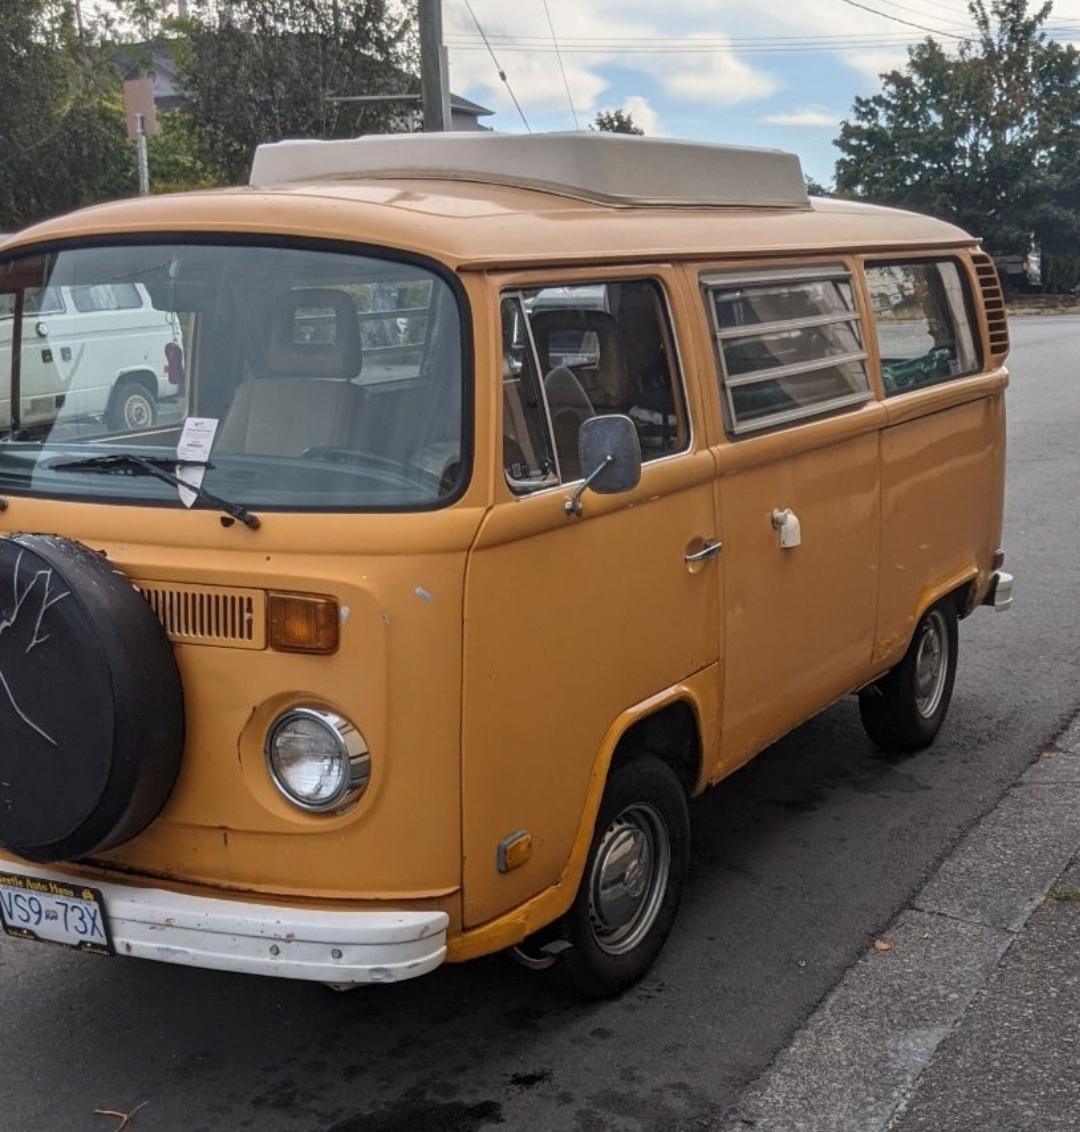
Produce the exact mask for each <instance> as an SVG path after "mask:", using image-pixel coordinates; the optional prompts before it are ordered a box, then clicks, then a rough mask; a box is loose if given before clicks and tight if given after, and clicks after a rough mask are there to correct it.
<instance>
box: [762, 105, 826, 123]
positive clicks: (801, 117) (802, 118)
mask: <svg viewBox="0 0 1080 1132" xmlns="http://www.w3.org/2000/svg"><path fill="white" fill-rule="evenodd" d="M761 121H762V122H765V123H767V124H768V125H770V126H836V125H839V123H840V117H839V115H837V114H834V113H833V112H832V111H831V110H826V109H825V107H824V106H804V107H803V108H802V109H801V110H789V111H787V112H786V113H783V114H767V115H766V116H765V117H764V118H762V119H761Z"/></svg>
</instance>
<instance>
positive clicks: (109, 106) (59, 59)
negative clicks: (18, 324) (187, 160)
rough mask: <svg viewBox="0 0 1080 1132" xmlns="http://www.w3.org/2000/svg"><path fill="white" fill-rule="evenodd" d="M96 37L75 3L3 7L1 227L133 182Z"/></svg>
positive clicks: (46, 0) (24, 2) (41, 1)
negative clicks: (81, 16)
mask: <svg viewBox="0 0 1080 1132" xmlns="http://www.w3.org/2000/svg"><path fill="white" fill-rule="evenodd" d="M95 35H96V25H94V24H93V23H91V22H87V21H84V20H82V19H81V18H80V12H79V10H78V6H77V5H76V4H74V3H73V2H61V0H19V2H18V3H13V2H5V3H4V4H3V5H2V6H0V84H2V87H0V169H2V176H0V229H2V230H8V229H12V228H17V227H20V226H22V225H24V224H28V223H30V222H31V221H34V220H37V219H39V218H41V217H44V216H47V215H49V214H51V213H54V212H61V211H64V210H66V209H70V208H76V207H78V206H80V205H83V204H89V203H92V202H94V201H98V200H102V199H104V198H106V197H110V196H116V195H118V194H120V193H123V192H126V191H131V190H132V189H133V188H134V185H135V181H134V177H135V172H134V155H133V153H132V152H131V147H130V145H129V143H128V142H127V139H126V135H125V131H124V120H123V114H122V112H121V109H120V105H119V101H118V93H119V91H118V86H117V84H116V82H115V75H112V76H109V75H108V67H107V65H105V64H104V61H103V58H102V55H101V51H100V48H99V47H98V45H97V44H96V42H95ZM110 78H111V80H113V81H110Z"/></svg>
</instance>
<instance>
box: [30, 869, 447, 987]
mask: <svg viewBox="0 0 1080 1132" xmlns="http://www.w3.org/2000/svg"><path fill="white" fill-rule="evenodd" d="M11 871H13V872H18V873H21V874H23V875H24V876H34V877H39V878H41V879H43V880H58V881H63V882H65V883H67V884H73V883H74V884H89V885H90V886H91V887H92V888H96V889H97V890H98V891H99V892H100V893H101V894H102V896H103V897H104V899H105V912H106V915H107V917H108V923H109V930H110V932H111V934H112V941H113V945H114V946H115V948H116V953H117V954H118V955H133V956H136V957H137V958H140V959H157V960H159V961H161V962H163V963H181V964H184V965H186V966H189V967H209V968H213V969H214V970H218V971H241V972H244V973H245V974H249V975H276V976H278V977H279V978H285V979H311V980H314V981H316V982H322V983H333V984H335V985H342V986H344V985H358V984H361V983H394V982H400V981H402V980H403V979H412V978H416V976H418V975H426V974H427V973H428V972H429V971H433V970H434V969H435V968H436V967H438V966H439V964H440V963H442V961H443V960H444V959H445V958H446V930H447V926H448V924H449V917H448V916H447V915H446V913H445V912H414V911H401V912H394V911H385V912H379V911H353V912H349V911H323V910H322V909H317V908H290V907H287V906H283V905H276V904H251V903H248V902H247V901H240V900H215V899H213V898H211V897H202V896H187V895H185V894H182V893H177V892H168V891H166V890H164V889H158V888H137V887H135V886H134V885H124V884H114V883H109V882H105V883H103V882H101V881H98V880H96V879H95V880H87V879H86V878H79V877H73V876H67V875H65V874H64V873H63V872H61V871H59V870H53V869H42V868H38V867H37V866H34V865H25V864H23V863H21V862H20V863H18V864H15V865H13V866H12V869H11Z"/></svg>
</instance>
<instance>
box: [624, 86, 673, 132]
mask: <svg viewBox="0 0 1080 1132" xmlns="http://www.w3.org/2000/svg"><path fill="white" fill-rule="evenodd" d="M623 106H625V107H626V110H627V112H628V113H629V115H630V117H631V118H633V119H634V122H635V123H636V124H637V125H639V126H640V127H641V128H642V129H643V130H644V131H645V133H647V134H650V135H652V136H655V135H657V134H662V133H663V132H664V130H663V127H662V126H661V125H660V115H659V114H657V113H656V111H655V110H654V109H653V108H652V107H651V106H650V105H649V100H648V99H647V98H645V97H644V96H643V95H640V94H631V95H628V96H627V97H626V98H624V99H623Z"/></svg>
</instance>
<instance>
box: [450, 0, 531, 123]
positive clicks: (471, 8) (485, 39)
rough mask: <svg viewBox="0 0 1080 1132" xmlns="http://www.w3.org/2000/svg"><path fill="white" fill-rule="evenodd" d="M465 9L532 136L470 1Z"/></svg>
mask: <svg viewBox="0 0 1080 1132" xmlns="http://www.w3.org/2000/svg"><path fill="white" fill-rule="evenodd" d="M465 7H466V8H468V9H469V15H470V16H472V18H473V23H474V24H476V30H477V31H478V32H479V33H480V38H481V39H482V40H483V41H484V46H485V47H486V48H487V50H488V54H489V55H490V56H491V61H492V63H494V64H495V70H496V71H498V73H499V78H500V79H502V81H503V82H504V83H506V89H507V90H508V91H509V92H510V97H511V98H512V99H513V100H514V105H515V106H516V107H517V112H518V113H519V114H520V115H521V120H522V122H524V123H525V129H526V130H527V131H528V132H529V133H530V134H531V133H532V127H531V126H530V125H529V119H528V118H526V117H525V111H524V110H522V109H521V103H520V102H518V100H517V95H516V94H514V88H513V87H512V86H511V85H510V80H509V79H508V78H507V77H506V72H505V71H504V70H503V69H502V67H500V66H499V60H498V59H496V58H495V52H494V51H492V49H491V44H490V43H489V42H488V37H487V36H486V35H485V34H484V29H483V28H482V27H481V26H480V21H479V20H478V19H477V18H476V13H475V12H474V11H473V6H472V4H471V3H470V2H469V0H465Z"/></svg>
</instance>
